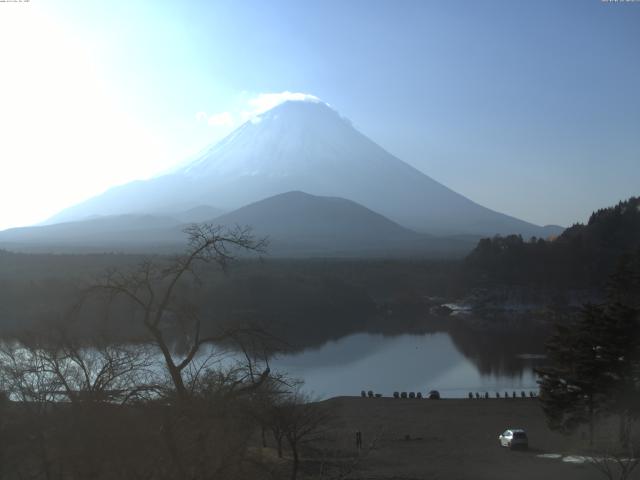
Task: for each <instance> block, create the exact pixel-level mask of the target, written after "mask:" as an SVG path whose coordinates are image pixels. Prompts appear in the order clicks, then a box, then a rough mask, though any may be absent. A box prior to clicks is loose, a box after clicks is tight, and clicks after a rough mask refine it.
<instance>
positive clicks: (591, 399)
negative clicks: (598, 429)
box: [589, 397, 595, 447]
mask: <svg viewBox="0 0 640 480" xmlns="http://www.w3.org/2000/svg"><path fill="white" fill-rule="evenodd" d="M593 410H594V409H593V398H591V397H589V446H590V447H593V431H594V421H595V419H594V418H593V417H594V411H593Z"/></svg>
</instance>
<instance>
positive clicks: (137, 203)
mask: <svg viewBox="0 0 640 480" xmlns="http://www.w3.org/2000/svg"><path fill="white" fill-rule="evenodd" d="M294 190H301V191H304V192H307V193H309V194H312V195H320V196H334V197H341V198H346V199H349V200H353V201H355V202H357V203H359V204H361V205H363V206H365V207H367V208H369V209H371V210H373V211H375V212H378V213H380V214H382V215H384V216H385V217H387V218H389V219H391V220H393V221H395V222H397V223H399V224H401V225H403V226H405V227H407V228H410V229H413V230H417V231H420V232H422V233H431V234H436V235H450V234H479V235H493V234H509V233H519V234H522V235H525V236H532V235H535V236H547V235H548V234H558V233H560V230H561V229H558V228H555V227H547V228H545V227H540V226H537V225H534V224H531V223H529V222H525V221H523V220H519V219H517V218H515V217H511V216H509V215H505V214H502V213H499V212H495V211H493V210H490V209H488V208H485V207H483V206H481V205H478V204H477V203H475V202H473V201H471V200H469V199H468V198H466V197H464V196H462V195H460V194H458V193H456V192H454V191H453V190H451V189H450V188H448V187H446V186H445V185H442V184H440V183H439V182H437V181H435V180H434V179H432V178H431V177H429V176H427V175H426V174H424V173H422V172H420V171H419V170H417V169H416V168H414V167H412V166H411V165H409V164H407V163H406V162H403V161H402V160H400V159H398V158H397V157H395V156H393V155H391V154H390V153H388V152H387V151H386V150H384V149H383V148H382V147H380V146H379V145H377V144H376V143H375V142H374V141H372V140H371V139H369V138H368V137H366V136H365V135H364V134H362V133H361V132H359V131H358V130H356V129H355V128H354V127H353V126H352V124H351V122H349V121H348V120H346V119H345V118H344V117H342V116H340V114H338V112H336V111H335V110H333V109H332V108H330V107H328V106H327V105H326V104H324V103H321V102H313V103H311V102H303V101H288V102H284V103H282V104H280V105H278V106H276V107H274V108H273V109H271V110H269V111H267V112H264V113H263V114H261V115H259V116H258V117H255V118H254V119H252V120H250V121H248V122H246V123H244V124H243V125H242V126H240V127H239V128H238V129H236V130H235V131H234V132H232V133H231V134H230V135H228V136H227V137H225V138H224V139H222V140H221V141H220V142H218V143H216V144H214V145H213V146H212V147H211V148H209V149H207V150H205V151H203V153H202V155H200V157H198V158H196V159H195V160H194V161H192V162H191V163H189V164H187V165H185V166H183V167H182V168H180V169H178V170H176V171H174V172H173V173H171V174H168V175H163V176H160V177H156V178H154V179H150V180H146V181H138V182H132V183H129V184H126V185H123V186H120V187H115V188H113V189H111V190H109V191H107V192H105V193H104V194H102V195H100V196H98V197H94V198H92V199H90V200H88V201H87V202H84V203H82V204H79V205H76V206H74V207H71V208H69V209H67V210H64V211H63V212H60V214H58V215H56V216H54V217H53V218H52V219H51V221H54V222H55V221H61V220H65V219H69V218H77V217H78V216H82V215H83V216H87V215H89V214H95V213H100V212H102V213H107V214H116V213H132V212H138V213H143V212H150V211H154V212H162V211H163V209H168V208H171V205H172V203H175V202H180V203H182V204H183V205H185V206H186V205H189V204H190V205H191V206H196V205H198V204H210V205H216V207H218V208H222V209H224V210H227V211H230V210H235V209H237V208H240V207H242V206H244V205H247V204H249V203H252V202H255V201H258V200H260V199H263V198H267V197H271V196H273V195H277V194H279V193H283V192H288V191H294Z"/></svg>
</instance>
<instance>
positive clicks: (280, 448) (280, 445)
mask: <svg viewBox="0 0 640 480" xmlns="http://www.w3.org/2000/svg"><path fill="white" fill-rule="evenodd" d="M276 442H277V443H278V458H282V437H276Z"/></svg>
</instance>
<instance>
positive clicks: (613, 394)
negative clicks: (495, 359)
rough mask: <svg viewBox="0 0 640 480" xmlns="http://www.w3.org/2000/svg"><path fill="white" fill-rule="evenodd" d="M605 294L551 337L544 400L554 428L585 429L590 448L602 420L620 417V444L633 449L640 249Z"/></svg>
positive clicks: (638, 396)
mask: <svg viewBox="0 0 640 480" xmlns="http://www.w3.org/2000/svg"><path fill="white" fill-rule="evenodd" d="M607 291H608V298H607V301H606V302H605V303H603V304H599V305H585V306H584V307H583V309H582V311H581V312H580V314H579V315H578V317H577V318H575V319H573V320H572V321H570V322H567V323H563V324H560V325H558V326H557V329H556V332H555V334H554V335H552V336H551V338H550V339H549V341H548V343H547V353H548V360H549V364H548V366H546V367H544V368H540V369H538V374H539V375H540V381H539V383H540V401H541V405H542V408H543V410H544V412H545V414H546V417H547V420H548V422H549V425H550V427H551V428H552V429H555V430H559V431H561V432H565V433H572V432H574V431H575V430H576V429H578V428H579V427H580V426H582V425H586V426H587V427H588V432H589V443H590V444H591V445H593V443H594V440H595V437H596V432H595V429H596V425H597V423H598V420H599V419H602V418H607V417H612V416H616V417H618V419H619V426H620V428H619V441H620V443H621V445H622V446H624V447H629V445H630V442H631V439H630V432H631V429H632V427H633V425H634V423H635V422H636V421H637V420H638V418H639V417H640V250H638V251H637V252H636V253H635V254H634V255H626V256H624V257H622V258H621V260H620V262H619V265H618V269H617V270H616V273H615V274H614V275H612V276H611V278H610V281H609V283H608V288H607Z"/></svg>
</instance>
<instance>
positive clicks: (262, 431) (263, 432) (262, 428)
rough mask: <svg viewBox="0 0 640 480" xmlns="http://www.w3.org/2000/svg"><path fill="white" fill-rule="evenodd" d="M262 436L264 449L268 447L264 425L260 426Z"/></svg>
mask: <svg viewBox="0 0 640 480" xmlns="http://www.w3.org/2000/svg"><path fill="white" fill-rule="evenodd" d="M260 436H261V437H262V448H266V447H267V437H266V436H265V428H264V425H260Z"/></svg>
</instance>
